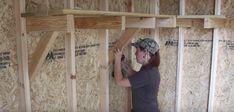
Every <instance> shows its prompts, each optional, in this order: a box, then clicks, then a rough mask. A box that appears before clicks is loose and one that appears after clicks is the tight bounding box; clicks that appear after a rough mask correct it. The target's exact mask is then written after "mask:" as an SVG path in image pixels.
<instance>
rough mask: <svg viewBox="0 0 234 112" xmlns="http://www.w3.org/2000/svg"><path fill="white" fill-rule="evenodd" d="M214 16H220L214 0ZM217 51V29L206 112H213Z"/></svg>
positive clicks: (214, 33) (216, 1)
mask: <svg viewBox="0 0 234 112" xmlns="http://www.w3.org/2000/svg"><path fill="white" fill-rule="evenodd" d="M215 15H221V0H215ZM218 51H219V29H217V28H215V29H214V30H213V47H212V62H211V75H210V88H209V97H208V112H213V110H214V102H215V91H216V88H215V86H216V76H217V73H216V72H217V63H218V62H217V61H218Z"/></svg>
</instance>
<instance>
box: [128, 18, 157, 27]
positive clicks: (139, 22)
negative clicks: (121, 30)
mask: <svg viewBox="0 0 234 112" xmlns="http://www.w3.org/2000/svg"><path fill="white" fill-rule="evenodd" d="M155 24H156V23H155V18H136V17H130V18H127V19H126V27H127V28H155Z"/></svg>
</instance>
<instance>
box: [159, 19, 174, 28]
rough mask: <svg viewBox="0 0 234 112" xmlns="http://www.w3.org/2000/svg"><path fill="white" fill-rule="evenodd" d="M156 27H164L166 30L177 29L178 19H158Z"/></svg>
mask: <svg viewBox="0 0 234 112" xmlns="http://www.w3.org/2000/svg"><path fill="white" fill-rule="evenodd" d="M156 27H158V28H159V27H164V28H175V27H176V18H175V17H171V18H157V19H156Z"/></svg>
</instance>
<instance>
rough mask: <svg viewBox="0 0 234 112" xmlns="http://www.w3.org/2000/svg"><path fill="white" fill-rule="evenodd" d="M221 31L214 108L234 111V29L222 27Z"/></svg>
mask: <svg viewBox="0 0 234 112" xmlns="http://www.w3.org/2000/svg"><path fill="white" fill-rule="evenodd" d="M220 32H221V36H220V40H219V49H218V50H219V51H218V64H217V77H216V92H215V102H214V107H215V108H214V110H215V112H233V111H234V109H233V103H234V94H233V93H234V87H233V85H234V83H233V80H234V75H233V73H234V70H233V65H234V59H233V57H234V55H233V54H234V39H233V34H234V33H233V29H222V30H221V31H220Z"/></svg>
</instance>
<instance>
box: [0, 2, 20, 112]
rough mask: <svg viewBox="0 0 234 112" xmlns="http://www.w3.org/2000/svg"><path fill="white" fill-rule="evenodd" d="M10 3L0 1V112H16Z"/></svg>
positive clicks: (15, 64) (16, 94)
mask: <svg viewBox="0 0 234 112" xmlns="http://www.w3.org/2000/svg"><path fill="white" fill-rule="evenodd" d="M12 4H13V3H12V1H9V0H1V1H0V20H1V21H0V111H1V112H2V111H10V112H17V110H18V98H19V97H20V96H19V90H18V88H17V84H18V73H17V57H16V36H15V23H14V15H13V7H12Z"/></svg>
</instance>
